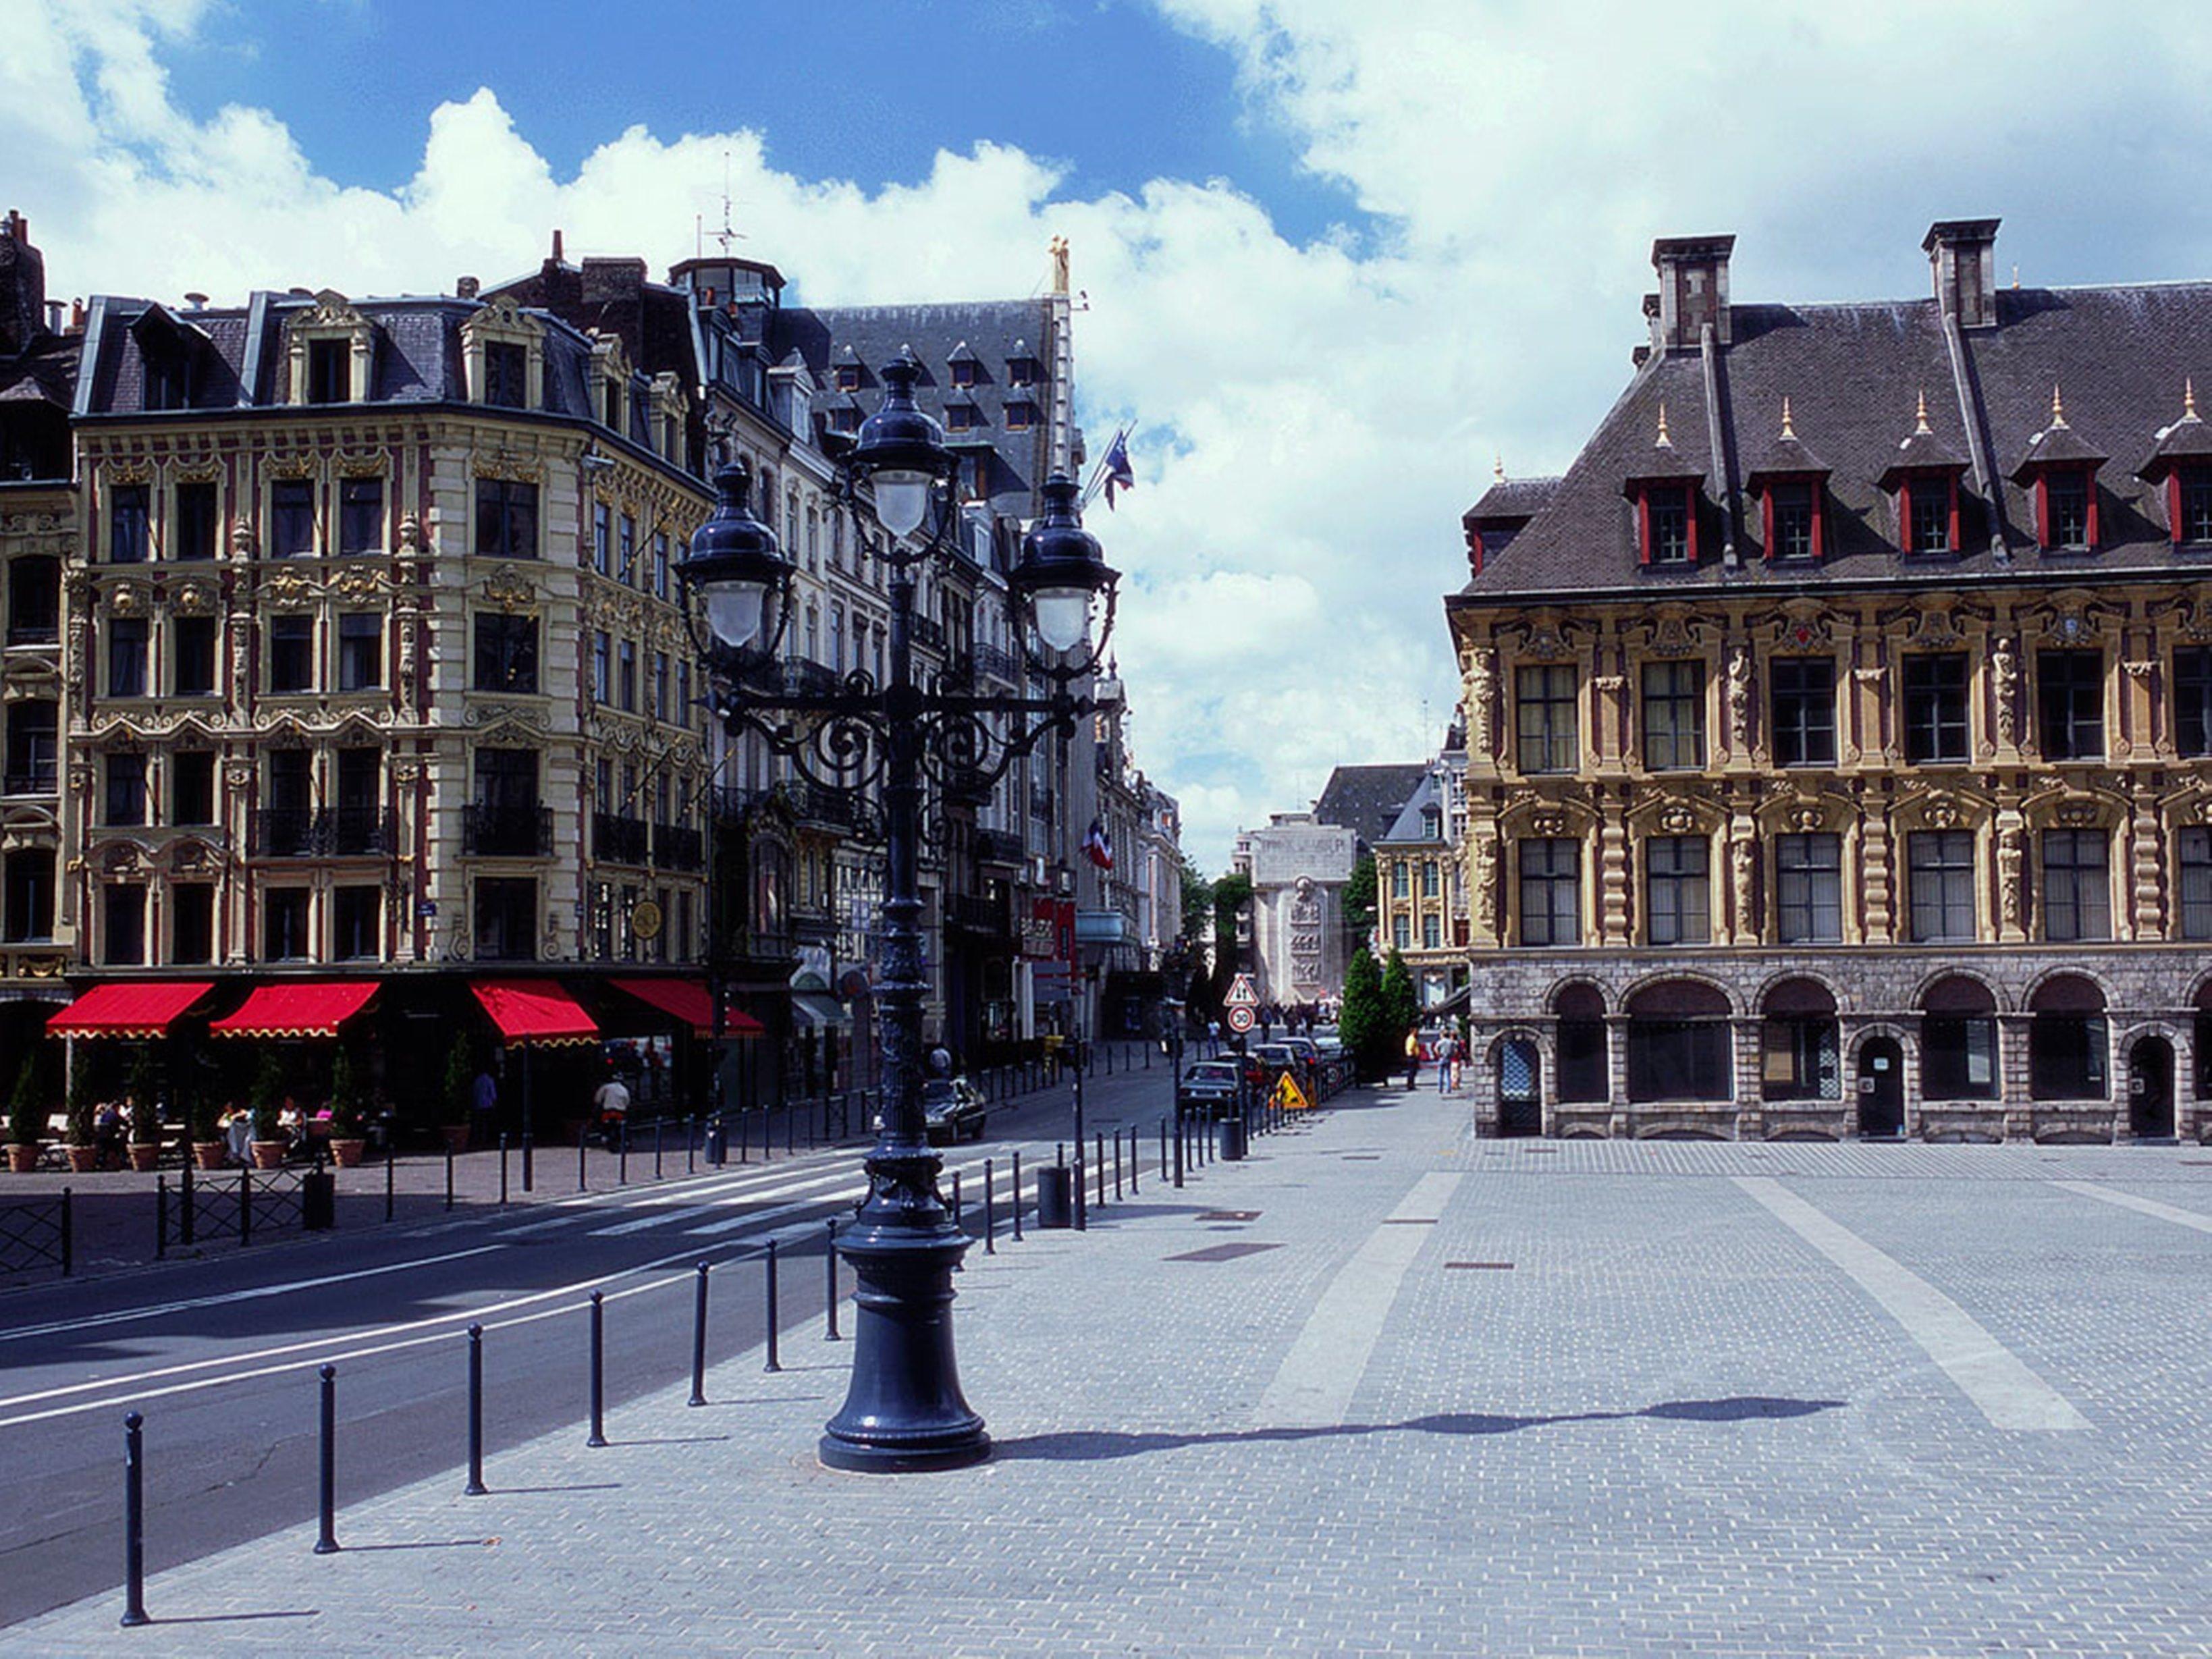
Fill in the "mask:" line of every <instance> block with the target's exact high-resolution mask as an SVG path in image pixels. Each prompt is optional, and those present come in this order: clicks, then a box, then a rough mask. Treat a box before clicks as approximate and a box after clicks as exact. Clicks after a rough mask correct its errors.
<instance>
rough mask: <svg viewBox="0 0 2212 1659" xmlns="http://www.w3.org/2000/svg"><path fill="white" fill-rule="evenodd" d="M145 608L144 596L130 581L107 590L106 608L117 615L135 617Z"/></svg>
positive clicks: (113, 614)
mask: <svg viewBox="0 0 2212 1659" xmlns="http://www.w3.org/2000/svg"><path fill="white" fill-rule="evenodd" d="M145 608H146V596H145V595H144V594H143V593H142V592H139V590H138V588H137V586H135V585H134V584H131V583H129V582H125V583H120V584H118V585H117V586H114V587H112V588H110V589H109V590H108V593H107V609H108V611H109V614H111V615H112V616H117V617H135V616H137V615H138V614H140V613H141V612H142V611H144V610H145Z"/></svg>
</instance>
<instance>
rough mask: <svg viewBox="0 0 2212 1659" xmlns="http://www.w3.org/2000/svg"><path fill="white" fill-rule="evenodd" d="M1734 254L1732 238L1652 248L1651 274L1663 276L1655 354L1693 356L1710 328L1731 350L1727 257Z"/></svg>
mask: <svg viewBox="0 0 2212 1659" xmlns="http://www.w3.org/2000/svg"><path fill="white" fill-rule="evenodd" d="M1732 252H1735V237H1733V236H1662V238H1660V239H1659V240H1657V241H1656V242H1654V243H1652V244H1651V265H1652V269H1653V270H1656V271H1657V272H1658V273H1659V317H1658V322H1657V325H1656V329H1655V331H1654V333H1653V337H1652V345H1653V348H1654V349H1656V350H1659V351H1662V352H1666V351H1695V350H1696V349H1698V341H1699V336H1700V335H1701V334H1702V333H1703V331H1704V330H1705V325H1706V324H1707V323H1711V325H1713V333H1714V336H1715V337H1716V338H1717V340H1718V341H1719V343H1721V344H1722V345H1726V344H1728V343H1729V336H1730V333H1731V330H1730V329H1729V254H1731V253H1732Z"/></svg>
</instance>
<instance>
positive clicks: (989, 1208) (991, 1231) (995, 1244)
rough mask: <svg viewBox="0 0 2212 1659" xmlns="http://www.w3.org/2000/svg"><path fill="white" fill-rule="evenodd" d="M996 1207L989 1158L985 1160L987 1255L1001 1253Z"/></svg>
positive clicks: (985, 1240) (984, 1201)
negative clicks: (993, 1198) (997, 1234)
mask: <svg viewBox="0 0 2212 1659" xmlns="http://www.w3.org/2000/svg"><path fill="white" fill-rule="evenodd" d="M996 1208H997V1206H995V1205H994V1203H993V1201H992V1192H991V1160H990V1159H989V1158H985V1159H984V1160H983V1254H984V1255H998V1253H999V1241H998V1239H997V1237H995V1236H994V1235H995V1234H996V1233H997V1232H998V1230H999V1229H998V1221H999V1218H998V1216H997V1215H996V1213H994V1212H995V1210H996Z"/></svg>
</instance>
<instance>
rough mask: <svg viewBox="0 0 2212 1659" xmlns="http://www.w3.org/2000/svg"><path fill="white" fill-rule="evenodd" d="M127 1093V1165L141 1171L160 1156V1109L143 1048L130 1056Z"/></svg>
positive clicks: (150, 1058) (149, 1061) (149, 1057)
mask: <svg viewBox="0 0 2212 1659" xmlns="http://www.w3.org/2000/svg"><path fill="white" fill-rule="evenodd" d="M128 1095H129V1102H128V1104H127V1105H126V1107H125V1111H124V1121H125V1128H126V1130H127V1131H128V1134H129V1142H130V1145H129V1150H130V1154H131V1168H132V1169H134V1170H138V1171H139V1172H140V1173H142V1174H143V1173H144V1172H145V1171H147V1170H151V1169H153V1168H154V1167H155V1164H158V1163H160V1162H161V1107H160V1105H159V1103H157V1102H156V1101H155V1088H154V1057H153V1055H152V1054H149V1053H148V1052H147V1051H146V1050H145V1048H143V1047H142V1048H140V1049H139V1050H138V1052H137V1054H133V1055H132V1056H131V1080H130V1084H129V1087H128Z"/></svg>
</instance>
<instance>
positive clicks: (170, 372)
mask: <svg viewBox="0 0 2212 1659" xmlns="http://www.w3.org/2000/svg"><path fill="white" fill-rule="evenodd" d="M139 361H140V362H141V363H143V366H144V368H145V372H146V391H145V395H144V396H143V398H141V399H140V400H139V407H141V408H142V409H145V410H155V411H161V410H172V409H189V408H190V407H191V400H192V365H191V358H190V357H189V356H187V355H186V354H185V352H183V351H181V350H179V349H176V346H175V345H174V344H172V345H170V346H169V347H168V348H167V349H163V347H162V346H161V345H159V344H157V343H155V342H154V341H153V340H149V339H146V338H143V337H142V338H141V339H140V341H139Z"/></svg>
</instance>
